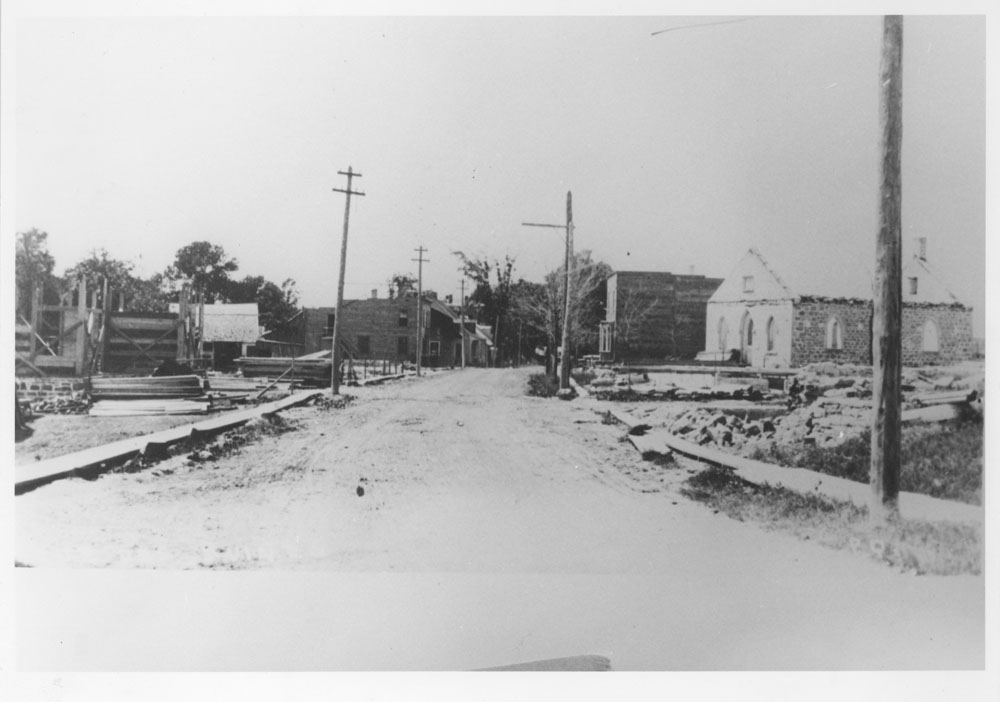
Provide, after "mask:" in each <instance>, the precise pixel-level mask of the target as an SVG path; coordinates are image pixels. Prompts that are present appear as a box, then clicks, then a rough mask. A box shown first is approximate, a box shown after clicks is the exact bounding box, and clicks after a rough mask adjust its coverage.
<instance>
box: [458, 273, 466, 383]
mask: <svg viewBox="0 0 1000 702" xmlns="http://www.w3.org/2000/svg"><path fill="white" fill-rule="evenodd" d="M459 312H460V313H461V320H462V368H465V278H462V297H461V307H459Z"/></svg>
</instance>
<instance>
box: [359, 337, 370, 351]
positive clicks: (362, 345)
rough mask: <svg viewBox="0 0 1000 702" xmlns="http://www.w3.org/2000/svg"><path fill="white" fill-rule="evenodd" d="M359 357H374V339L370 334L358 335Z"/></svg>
mask: <svg viewBox="0 0 1000 702" xmlns="http://www.w3.org/2000/svg"><path fill="white" fill-rule="evenodd" d="M358 355H359V356H371V355H372V338H371V337H370V336H369V335H368V334H358Z"/></svg>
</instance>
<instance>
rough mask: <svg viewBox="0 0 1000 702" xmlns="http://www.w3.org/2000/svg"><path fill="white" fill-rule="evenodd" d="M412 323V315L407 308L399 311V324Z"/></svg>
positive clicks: (404, 325) (402, 325) (406, 324)
mask: <svg viewBox="0 0 1000 702" xmlns="http://www.w3.org/2000/svg"><path fill="white" fill-rule="evenodd" d="M409 324H410V315H409V314H408V313H407V311H406V310H400V311H399V326H401V327H406V326H409Z"/></svg>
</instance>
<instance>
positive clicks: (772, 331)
mask: <svg viewBox="0 0 1000 702" xmlns="http://www.w3.org/2000/svg"><path fill="white" fill-rule="evenodd" d="M776 327H777V325H776V324H775V323H774V317H771V318H769V319H768V320H767V350H768V351H774V337H775V335H776V334H777V333H778V330H777V328H776Z"/></svg>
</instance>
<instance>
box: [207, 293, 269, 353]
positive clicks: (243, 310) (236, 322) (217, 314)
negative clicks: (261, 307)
mask: <svg viewBox="0 0 1000 702" xmlns="http://www.w3.org/2000/svg"><path fill="white" fill-rule="evenodd" d="M259 336H260V322H259V318H258V309H257V303H256V302H247V303H241V304H214V305H205V335H204V339H205V341H239V342H243V343H252V342H254V341H256V340H257V338H258V337H259Z"/></svg>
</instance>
